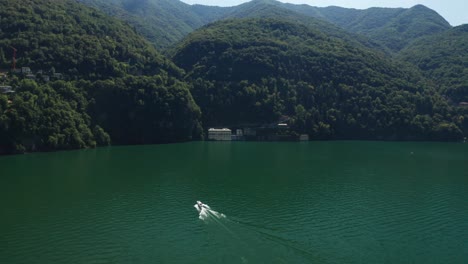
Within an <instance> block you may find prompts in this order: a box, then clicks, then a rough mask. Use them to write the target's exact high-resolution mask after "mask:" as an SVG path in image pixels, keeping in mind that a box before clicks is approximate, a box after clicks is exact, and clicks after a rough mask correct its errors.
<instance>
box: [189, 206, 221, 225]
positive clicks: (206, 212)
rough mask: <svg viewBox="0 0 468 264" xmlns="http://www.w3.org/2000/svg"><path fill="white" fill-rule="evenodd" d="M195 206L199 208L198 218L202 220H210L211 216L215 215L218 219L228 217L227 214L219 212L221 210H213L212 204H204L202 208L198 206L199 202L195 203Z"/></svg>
mask: <svg viewBox="0 0 468 264" xmlns="http://www.w3.org/2000/svg"><path fill="white" fill-rule="evenodd" d="M193 207H195V209H197V211H198V213H199V216H198V218H199V219H200V220H203V221H206V220H209V219H210V217H214V218H217V219H221V218H226V215H224V214H222V213H219V212H216V211H215V210H212V209H211V208H210V206H208V205H207V204H203V206H202V207H201V209H200V207H199V206H198V204H195V205H194V206H193Z"/></svg>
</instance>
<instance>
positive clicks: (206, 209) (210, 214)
mask: <svg viewBox="0 0 468 264" xmlns="http://www.w3.org/2000/svg"><path fill="white" fill-rule="evenodd" d="M194 207H195V209H197V211H198V213H199V216H198V218H199V219H200V220H202V221H203V222H205V223H206V224H210V223H211V224H215V226H219V227H221V228H222V229H224V230H225V231H227V233H229V234H230V235H232V237H233V238H235V241H238V246H239V248H245V249H246V250H245V252H248V251H249V249H250V248H251V244H252V243H258V242H257V241H258V240H257V239H259V238H261V239H262V240H264V241H265V242H266V241H269V242H270V243H273V244H277V245H281V246H282V247H285V248H288V249H292V250H294V251H295V252H297V253H300V255H301V256H302V257H303V258H305V259H308V260H311V259H317V256H316V255H315V254H313V253H312V252H310V251H309V250H307V249H305V248H303V246H301V245H300V243H298V242H297V241H294V240H290V239H287V238H286V237H284V236H282V235H281V234H279V233H277V232H275V230H273V229H269V228H266V227H264V226H261V225H256V224H252V223H249V222H246V221H243V220H242V219H238V218H237V217H231V219H229V218H227V217H226V215H224V214H222V213H219V212H217V211H215V210H213V209H211V208H210V206H208V205H207V204H204V203H202V202H200V201H197V203H196V204H195V205H194ZM252 238H253V239H252ZM262 244H263V243H262ZM257 255H258V254H257V253H252V254H251V256H250V257H251V258H255V257H254V256H257ZM257 257H260V255H258V256H257ZM265 257H267V256H265ZM245 260H246V258H245V257H244V256H243V257H242V263H245ZM285 263H286V262H285Z"/></svg>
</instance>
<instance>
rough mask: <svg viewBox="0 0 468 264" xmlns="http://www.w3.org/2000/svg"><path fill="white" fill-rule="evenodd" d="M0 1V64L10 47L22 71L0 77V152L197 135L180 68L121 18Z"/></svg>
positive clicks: (65, 6)
mask: <svg viewBox="0 0 468 264" xmlns="http://www.w3.org/2000/svg"><path fill="white" fill-rule="evenodd" d="M0 5H1V6H2V8H1V9H0V18H1V24H0V65H1V66H0V67H1V68H3V69H8V68H10V67H11V65H12V57H13V48H16V50H17V52H16V57H17V62H16V66H17V67H18V68H19V69H22V70H20V71H19V72H15V71H12V72H10V73H9V74H8V76H7V77H2V80H1V85H2V86H7V87H8V86H10V87H11V88H13V91H14V93H9V92H8V91H7V92H5V93H4V92H3V90H2V93H1V94H0V153H10V152H23V151H34V150H55V149H70V148H83V147H93V146H95V145H97V144H98V145H99V144H100V145H102V144H104V145H105V144H109V142H110V140H111V139H112V142H114V143H158V142H172V141H181V140H189V139H191V138H192V136H198V135H200V132H201V131H200V128H199V127H200V123H199V118H200V110H199V108H198V106H197V105H196V104H195V102H194V101H193V98H192V96H191V94H190V92H189V90H188V86H187V84H185V83H183V82H181V81H179V78H180V77H182V71H181V70H180V69H179V68H178V67H176V66H175V65H174V64H173V63H172V62H171V61H169V60H168V59H167V58H165V57H163V56H162V55H161V54H159V53H158V52H157V51H156V50H155V48H154V47H153V46H152V45H151V44H150V43H149V42H147V41H146V40H145V39H144V38H143V37H141V36H139V35H137V34H136V33H135V32H134V31H133V29H132V28H130V27H129V26H127V25H126V24H124V23H122V22H121V21H119V20H116V19H115V18H111V17H108V16H106V15H104V14H103V13H101V12H100V11H97V10H96V9H92V8H89V7H87V6H84V5H82V4H79V3H76V1H71V0H63V1H55V0H24V1H10V0H0ZM1 68H0V69H1ZM3 71H4V70H2V72H3ZM59 73H60V74H59ZM45 77H47V78H45ZM49 80H50V81H49ZM110 84H113V85H110ZM142 126H146V127H147V130H145V131H142V130H141V129H139V128H141V127H142ZM116 127H118V128H119V129H116ZM107 132H109V134H108V133H107ZM122 134H124V135H125V137H122V136H121V135H122Z"/></svg>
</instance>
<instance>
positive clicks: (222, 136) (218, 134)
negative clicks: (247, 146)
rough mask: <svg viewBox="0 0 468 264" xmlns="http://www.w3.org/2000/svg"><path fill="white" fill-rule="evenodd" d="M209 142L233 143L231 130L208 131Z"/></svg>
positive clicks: (217, 129) (213, 129)
mask: <svg viewBox="0 0 468 264" xmlns="http://www.w3.org/2000/svg"><path fill="white" fill-rule="evenodd" d="M208 140H219V141H231V140H232V137H231V129H229V128H210V129H208Z"/></svg>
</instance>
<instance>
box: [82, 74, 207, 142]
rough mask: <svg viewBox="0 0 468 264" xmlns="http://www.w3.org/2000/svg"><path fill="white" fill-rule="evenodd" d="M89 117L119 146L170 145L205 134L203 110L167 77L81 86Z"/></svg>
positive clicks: (178, 84) (132, 79)
mask: <svg viewBox="0 0 468 264" xmlns="http://www.w3.org/2000/svg"><path fill="white" fill-rule="evenodd" d="M81 86H82V87H83V88H84V89H85V90H87V91H88V94H89V97H90V98H92V99H91V105H90V107H89V108H90V114H91V116H92V117H93V120H95V122H96V123H98V124H99V125H101V126H102V127H103V128H104V129H105V130H106V131H108V132H109V133H110V134H111V135H112V140H113V142H114V143H117V144H145V143H146V144H149V143H167V142H177V141H186V140H190V139H197V138H199V137H200V136H201V134H202V132H203V131H202V128H201V126H200V123H199V122H198V120H199V118H200V115H201V113H200V109H199V108H198V106H197V105H196V104H195V102H194V101H193V98H192V96H191V94H190V92H189V90H188V88H187V85H186V84H184V83H181V82H180V81H177V80H176V79H173V78H169V77H167V76H163V75H160V76H154V77H133V76H129V77H126V78H123V79H113V80H104V81H97V82H94V83H89V82H87V83H85V82H83V83H81Z"/></svg>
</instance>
